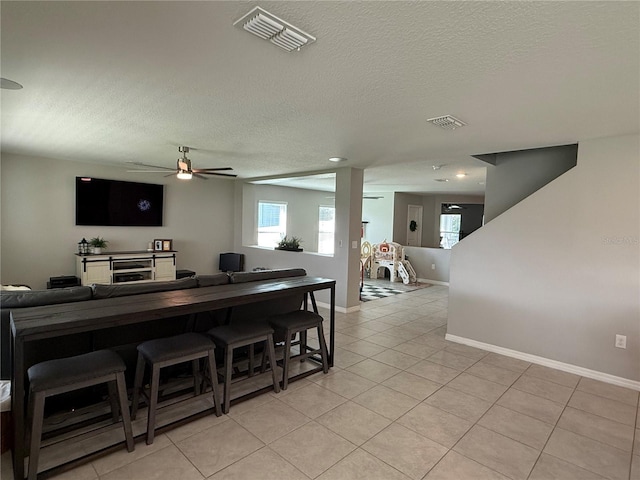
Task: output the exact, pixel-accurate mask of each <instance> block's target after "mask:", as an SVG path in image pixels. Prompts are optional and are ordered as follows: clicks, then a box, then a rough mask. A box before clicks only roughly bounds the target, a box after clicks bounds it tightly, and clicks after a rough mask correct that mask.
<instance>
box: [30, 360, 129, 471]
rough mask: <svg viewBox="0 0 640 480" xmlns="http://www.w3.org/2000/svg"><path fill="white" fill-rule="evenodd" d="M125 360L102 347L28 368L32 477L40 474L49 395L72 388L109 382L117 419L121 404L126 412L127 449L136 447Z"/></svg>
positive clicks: (124, 424)
mask: <svg viewBox="0 0 640 480" xmlns="http://www.w3.org/2000/svg"><path fill="white" fill-rule="evenodd" d="M125 369H126V366H125V363H124V361H123V360H122V358H120V356H119V355H118V354H117V353H115V352H113V351H111V350H98V351H95V352H91V353H86V354H84V355H77V356H75V357H68V358H61V359H57V360H48V361H45V362H41V363H38V364H36V365H33V366H32V367H31V368H29V370H28V371H27V375H28V377H29V416H30V417H32V422H31V445H30V454H29V473H28V478H29V480H35V479H36V477H37V474H38V459H39V453H40V442H41V437H42V423H43V420H44V402H45V398H46V397H49V396H52V395H58V394H61V393H65V392H70V391H72V390H79V389H81V388H85V387H89V386H92V385H97V384H100V383H107V384H108V386H109V397H110V398H109V399H110V402H111V408H112V414H113V418H114V421H118V419H119V416H118V408H119V410H120V412H121V414H122V426H123V429H124V435H125V440H126V445H127V450H128V451H130V452H132V451H133V449H134V444H133V433H132V429H131V419H130V417H129V401H128V399H127V386H126V384H125V380H124V371H125ZM114 383H115V384H116V390H117V396H118V402H117V403H116V402H115V401H114V399H113V396H114V395H113V394H114V390H113V384H114Z"/></svg>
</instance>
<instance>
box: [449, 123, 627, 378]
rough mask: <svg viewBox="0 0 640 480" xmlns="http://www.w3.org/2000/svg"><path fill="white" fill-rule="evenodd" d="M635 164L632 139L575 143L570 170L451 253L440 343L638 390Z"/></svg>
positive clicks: (617, 138)
mask: <svg viewBox="0 0 640 480" xmlns="http://www.w3.org/2000/svg"><path fill="white" fill-rule="evenodd" d="M639 158H640V137H639V136H638V135H637V134H636V135H628V136H621V137H614V138H602V139H595V140H589V141H583V142H580V144H579V146H578V158H577V165H576V167H575V168H573V169H571V170H570V171H568V172H567V173H566V174H564V175H562V176H560V177H558V178H556V179H555V180H554V181H553V182H551V183H549V184H548V185H546V186H544V187H543V188H541V189H540V190H538V191H536V192H535V193H533V194H531V195H530V196H528V197H527V198H526V199H525V200H523V201H521V202H520V203H518V204H517V205H515V206H514V207H512V208H511V209H509V210H507V211H506V212H504V213H503V214H502V215H500V216H499V217H497V218H494V220H492V221H491V222H489V223H488V224H486V225H485V226H484V227H482V228H481V229H480V230H478V231H477V232H475V233H474V234H473V235H471V236H469V237H467V238H465V239H464V240H463V241H462V242H460V243H459V244H458V245H456V246H455V247H454V248H453V249H452V252H451V263H450V288H449V293H450V296H449V320H448V334H450V335H455V336H458V337H462V338H465V339H469V340H473V341H476V342H481V343H485V344H489V345H493V346H497V347H502V348H506V349H510V350H514V351H516V352H522V353H526V354H531V355H536V356H538V357H543V358H545V359H549V360H553V361H556V362H562V363H565V364H569V365H574V366H578V367H582V368H586V369H590V370H593V371H596V372H602V373H605V374H608V375H613V376H617V377H621V378H623V379H628V380H631V381H635V382H638V381H640V295H639V294H638V292H640V239H639V237H640V220H639V219H640V162H639V161H638V159H639ZM613 207H615V208H613ZM616 334H620V335H625V336H626V337H627V348H626V349H620V348H615V346H614V342H615V336H616Z"/></svg>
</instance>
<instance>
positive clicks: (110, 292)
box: [91, 278, 198, 299]
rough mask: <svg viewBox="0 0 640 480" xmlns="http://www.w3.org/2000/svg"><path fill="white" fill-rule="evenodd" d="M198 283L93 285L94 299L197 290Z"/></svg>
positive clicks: (169, 282) (191, 279)
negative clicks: (189, 289) (188, 289)
mask: <svg viewBox="0 0 640 480" xmlns="http://www.w3.org/2000/svg"><path fill="white" fill-rule="evenodd" d="M197 286H198V281H197V280H196V279H195V278H181V279H180V280H169V281H167V282H148V283H127V284H124V285H92V286H91V288H92V289H93V298H97V299H101V298H114V297H126V296H129V295H139V294H143V293H155V292H168V291H171V290H185V289H187V288H195V287H197Z"/></svg>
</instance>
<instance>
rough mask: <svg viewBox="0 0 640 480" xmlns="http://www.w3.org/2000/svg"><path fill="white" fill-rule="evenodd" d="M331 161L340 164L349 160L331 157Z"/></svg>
mask: <svg viewBox="0 0 640 480" xmlns="http://www.w3.org/2000/svg"><path fill="white" fill-rule="evenodd" d="M329 161H330V162H334V163H339V162H346V161H347V159H346V158H344V157H331V158H330V159H329Z"/></svg>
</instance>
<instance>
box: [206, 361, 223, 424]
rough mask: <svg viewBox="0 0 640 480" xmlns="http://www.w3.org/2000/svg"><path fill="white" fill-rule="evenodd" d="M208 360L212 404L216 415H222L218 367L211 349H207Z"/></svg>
mask: <svg viewBox="0 0 640 480" xmlns="http://www.w3.org/2000/svg"><path fill="white" fill-rule="evenodd" d="M207 360H208V362H209V379H210V380H211V389H212V390H213V405H214V406H215V408H216V417H219V416H220V415H222V406H221V405H220V393H219V389H218V369H217V367H216V357H215V354H214V352H213V350H209V354H208V355H207Z"/></svg>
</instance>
